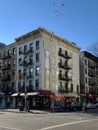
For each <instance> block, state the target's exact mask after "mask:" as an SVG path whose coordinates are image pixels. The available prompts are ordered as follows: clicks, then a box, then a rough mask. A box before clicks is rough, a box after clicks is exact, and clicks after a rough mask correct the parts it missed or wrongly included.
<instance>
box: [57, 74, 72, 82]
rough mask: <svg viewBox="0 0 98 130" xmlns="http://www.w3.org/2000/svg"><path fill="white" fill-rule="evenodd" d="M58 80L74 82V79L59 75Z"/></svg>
mask: <svg viewBox="0 0 98 130" xmlns="http://www.w3.org/2000/svg"><path fill="white" fill-rule="evenodd" d="M58 78H59V80H65V81H70V80H72V77H69V76H66V75H65V74H59V75H58Z"/></svg>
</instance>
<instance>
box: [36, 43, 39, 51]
mask: <svg viewBox="0 0 98 130" xmlns="http://www.w3.org/2000/svg"><path fill="white" fill-rule="evenodd" d="M37 49H39V41H36V50H37Z"/></svg>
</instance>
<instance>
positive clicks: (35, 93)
mask: <svg viewBox="0 0 98 130" xmlns="http://www.w3.org/2000/svg"><path fill="white" fill-rule="evenodd" d="M34 95H39V92H30V93H27V96H34Z"/></svg>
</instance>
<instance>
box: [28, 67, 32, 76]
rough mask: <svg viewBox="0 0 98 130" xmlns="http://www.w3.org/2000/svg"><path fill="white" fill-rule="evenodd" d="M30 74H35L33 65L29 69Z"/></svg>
mask: <svg viewBox="0 0 98 130" xmlns="http://www.w3.org/2000/svg"><path fill="white" fill-rule="evenodd" d="M29 74H30V75H33V67H31V68H30V69H29Z"/></svg>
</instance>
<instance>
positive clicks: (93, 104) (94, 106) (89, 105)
mask: <svg viewBox="0 0 98 130" xmlns="http://www.w3.org/2000/svg"><path fill="white" fill-rule="evenodd" d="M87 108H88V109H95V108H96V104H95V102H94V103H90V102H89V103H87Z"/></svg>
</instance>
